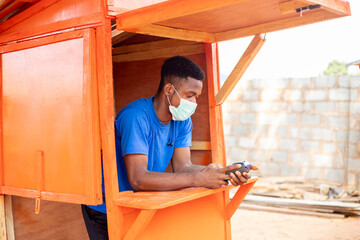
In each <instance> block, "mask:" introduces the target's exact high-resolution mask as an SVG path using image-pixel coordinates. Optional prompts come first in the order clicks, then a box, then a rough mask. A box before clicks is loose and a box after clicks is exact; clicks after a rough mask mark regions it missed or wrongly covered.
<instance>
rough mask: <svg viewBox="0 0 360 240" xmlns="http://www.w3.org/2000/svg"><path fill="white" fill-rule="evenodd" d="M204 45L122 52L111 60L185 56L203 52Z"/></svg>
mask: <svg viewBox="0 0 360 240" xmlns="http://www.w3.org/2000/svg"><path fill="white" fill-rule="evenodd" d="M204 52H205V47H204V45H203V44H197V45H188V46H176V47H168V48H161V49H154V50H149V51H143V52H133V53H124V54H120V55H115V56H113V62H115V63H117V62H133V61H142V60H149V59H156V58H169V57H172V56H177V55H181V56H187V55H194V54H199V53H204Z"/></svg>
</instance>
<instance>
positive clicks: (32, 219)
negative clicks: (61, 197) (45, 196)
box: [12, 196, 89, 240]
mask: <svg viewBox="0 0 360 240" xmlns="http://www.w3.org/2000/svg"><path fill="white" fill-rule="evenodd" d="M12 200H13V216H14V228H15V238H16V240H48V239H52V240H64V239H74V240H87V239H89V238H88V236H87V232H86V228H85V224H84V220H83V218H82V213H81V208H80V205H77V204H69V203H59V202H51V201H41V212H40V214H35V213H34V203H35V200H34V199H28V198H22V197H14V196H13V197H12Z"/></svg>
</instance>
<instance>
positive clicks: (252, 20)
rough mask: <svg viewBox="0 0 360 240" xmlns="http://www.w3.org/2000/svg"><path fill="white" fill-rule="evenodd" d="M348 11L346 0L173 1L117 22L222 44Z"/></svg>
mask: <svg viewBox="0 0 360 240" xmlns="http://www.w3.org/2000/svg"><path fill="white" fill-rule="evenodd" d="M300 10H301V11H300ZM348 15H350V6H349V3H348V2H346V1H342V0H280V1H279V0H206V1H205V0H204V1H203V0H201V1H200V0H199V1H190V0H168V1H165V2H161V3H157V4H153V5H150V6H147V7H143V8H139V9H135V10H132V11H128V12H125V13H119V14H117V15H116V23H117V29H118V30H123V31H128V32H135V33H141V34H150V35H156V36H162V37H172V38H178V39H184V40H194V39H195V40H197V41H204V42H219V41H225V40H230V39H234V38H240V37H246V36H251V35H255V34H262V33H266V32H272V31H278V30H283V29H287V28H292V27H297V26H301V25H306V24H311V23H316V22H320V21H325V20H329V19H333V18H338V17H343V16H348Z"/></svg>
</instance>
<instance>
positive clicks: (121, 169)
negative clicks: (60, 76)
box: [83, 56, 250, 240]
mask: <svg viewBox="0 0 360 240" xmlns="http://www.w3.org/2000/svg"><path fill="white" fill-rule="evenodd" d="M203 79H204V72H203V71H202V70H201V68H200V67H199V66H198V65H197V64H196V63H194V62H193V61H191V60H190V59H187V58H185V57H180V56H176V57H172V58H170V59H168V60H166V61H165V62H164V64H163V66H162V68H161V81H160V85H159V89H158V91H157V93H156V95H155V96H154V97H151V98H148V99H144V98H143V99H139V100H136V101H134V102H132V103H130V104H129V105H128V106H126V107H124V108H123V109H122V110H121V111H120V112H119V114H118V115H117V117H116V122H115V144H116V158H117V168H118V169H117V170H118V178H119V191H127V190H133V191H146V190H155V191H166V190H176V189H181V188H187V187H207V188H219V187H221V186H225V185H227V184H228V181H230V182H231V183H232V184H233V185H235V186H236V185H241V184H244V183H246V182H247V179H249V178H250V174H248V173H243V175H241V174H240V173H239V172H236V174H233V173H231V174H230V176H229V175H226V174H225V172H226V171H229V170H232V169H235V168H239V167H240V166H239V165H231V166H228V167H225V168H221V167H220V166H218V165H216V164H210V165H208V166H200V165H194V164H192V162H191V158H190V146H191V130H192V122H191V118H190V116H191V115H192V114H193V113H194V112H195V109H196V106H197V104H196V99H197V98H198V97H199V96H200V94H201V90H202V87H203V84H202V81H203ZM170 161H171V163H172V167H173V173H165V172H164V171H165V169H166V168H167V166H168V165H169V163H170ZM83 215H84V219H85V224H86V228H87V230H88V233H89V236H90V239H91V240H93V239H108V236H107V224H106V205H105V201H104V203H103V204H102V205H98V206H83Z"/></svg>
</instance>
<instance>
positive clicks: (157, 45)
mask: <svg viewBox="0 0 360 240" xmlns="http://www.w3.org/2000/svg"><path fill="white" fill-rule="evenodd" d="M192 44H197V43H196V42H190V41H182V40H177V39H167V40H160V41H154V42H147V43H140V44H133V45H125V46H120V47H116V48H114V49H113V51H112V54H113V55H117V54H123V53H131V52H143V51H149V50H155V49H161V48H169V47H175V46H176V47H177V46H183V45H192Z"/></svg>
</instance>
